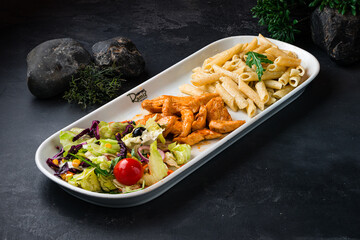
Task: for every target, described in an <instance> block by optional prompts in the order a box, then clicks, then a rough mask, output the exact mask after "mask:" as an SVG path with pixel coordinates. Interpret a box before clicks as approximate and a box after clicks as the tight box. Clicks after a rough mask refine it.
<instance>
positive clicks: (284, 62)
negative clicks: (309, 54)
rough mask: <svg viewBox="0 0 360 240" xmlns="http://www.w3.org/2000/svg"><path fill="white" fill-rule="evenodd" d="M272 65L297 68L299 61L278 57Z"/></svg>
mask: <svg viewBox="0 0 360 240" xmlns="http://www.w3.org/2000/svg"><path fill="white" fill-rule="evenodd" d="M274 63H276V64H277V65H280V66H286V67H297V66H299V65H300V63H301V59H298V58H292V57H284V56H280V57H277V58H276V59H275V61H274Z"/></svg>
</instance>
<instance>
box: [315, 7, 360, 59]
mask: <svg viewBox="0 0 360 240" xmlns="http://www.w3.org/2000/svg"><path fill="white" fill-rule="evenodd" d="M311 32H312V39H313V41H314V43H315V44H317V45H318V46H320V47H321V48H323V49H324V50H325V51H326V52H327V53H328V55H329V56H330V58H331V59H332V60H334V61H335V62H337V63H340V64H351V63H354V62H356V61H359V60H360V15H357V16H353V15H351V14H350V13H347V14H345V15H342V14H340V13H339V12H338V10H334V9H331V8H327V7H326V8H324V10H323V11H320V9H319V8H317V9H316V10H315V11H314V12H313V14H312V16H311Z"/></svg>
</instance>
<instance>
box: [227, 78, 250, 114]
mask: <svg viewBox="0 0 360 240" xmlns="http://www.w3.org/2000/svg"><path fill="white" fill-rule="evenodd" d="M220 81H221V82H222V83H221V86H223V88H224V89H225V90H226V91H227V92H228V93H229V94H230V95H231V96H233V97H234V98H235V103H236V105H237V106H238V107H239V109H244V108H246V107H247V105H248V102H247V101H246V100H245V96H244V94H243V93H242V92H240V90H239V89H238V87H237V84H236V83H235V82H234V81H233V80H232V79H231V78H229V77H221V78H220Z"/></svg>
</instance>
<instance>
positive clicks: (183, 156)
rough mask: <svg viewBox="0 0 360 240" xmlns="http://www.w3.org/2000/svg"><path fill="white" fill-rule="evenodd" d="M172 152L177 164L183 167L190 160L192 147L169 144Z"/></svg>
mask: <svg viewBox="0 0 360 240" xmlns="http://www.w3.org/2000/svg"><path fill="white" fill-rule="evenodd" d="M168 148H169V150H170V152H171V153H172V154H174V155H175V158H176V163H177V164H179V165H182V164H184V163H187V162H188V161H189V160H190V156H191V147H190V145H188V144H177V143H176V142H174V143H171V144H169V146H168Z"/></svg>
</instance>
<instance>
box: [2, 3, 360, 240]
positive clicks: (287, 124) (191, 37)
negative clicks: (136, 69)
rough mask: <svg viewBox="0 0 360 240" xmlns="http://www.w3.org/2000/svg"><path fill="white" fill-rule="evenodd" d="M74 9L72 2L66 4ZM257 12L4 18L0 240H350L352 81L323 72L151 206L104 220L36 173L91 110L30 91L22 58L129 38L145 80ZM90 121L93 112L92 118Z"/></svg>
mask: <svg viewBox="0 0 360 240" xmlns="http://www.w3.org/2000/svg"><path fill="white" fill-rule="evenodd" d="M75 2H76V3H75ZM254 4H255V1H245V0H242V1H240V0H238V1H198V0H197V1H189V0H187V1H177V2H173V1H169V2H168V1H151V0H142V1H98V0H93V1H85V0H84V1H60V0H58V1H32V2H22V1H20V0H14V1H11V2H7V3H6V4H4V5H3V6H2V8H1V11H0V13H1V25H0V27H1V35H2V37H1V38H0V80H1V85H0V111H1V118H0V126H1V139H0V140H1V141H0V143H1V144H0V163H1V164H0V197H1V198H0V238H1V239H332V240H333V239H360V230H359V229H360V217H359V216H360V205H359V203H360V178H359V176H360V159H359V156H360V151H359V149H360V148H359V145H360V144H359V140H360V127H359V121H360V113H359V110H360V108H359V102H360V95H359V94H360V91H359V89H360V79H359V78H360V77H359V74H360V70H359V64H356V65H353V66H350V67H340V66H337V65H336V64H335V63H333V62H331V61H330V60H329V59H328V57H327V56H326V54H325V53H324V52H322V51H320V50H319V49H318V48H317V47H315V46H314V45H313V44H312V43H311V40H310V39H309V38H310V37H308V36H310V34H309V33H308V32H304V33H303V35H302V36H303V37H302V38H298V39H299V40H298V41H297V42H296V45H297V46H299V47H301V48H304V49H306V50H307V51H309V52H311V53H312V54H314V55H315V56H316V57H317V59H318V60H319V62H320V64H321V71H320V74H319V75H318V77H317V78H316V79H315V80H314V81H313V82H312V83H311V84H310V85H309V87H308V88H307V89H306V91H305V92H304V94H303V95H301V96H300V98H298V99H297V100H296V101H295V102H293V103H292V104H291V105H289V106H287V107H286V108H285V109H283V110H282V111H280V112H279V113H278V114H276V115H275V116H273V117H272V118H270V119H269V120H267V121H266V122H265V123H263V124H262V125H260V126H259V127H257V128H256V129H255V130H253V131H252V132H251V133H249V134H248V135H247V136H245V137H244V138H242V139H241V140H239V141H238V142H236V143H235V144H233V145H232V146H231V147H229V148H228V149H226V150H225V151H224V152H223V153H221V154H220V155H219V156H218V157H216V158H215V159H213V160H211V161H210V162H208V163H207V164H206V165H204V166H203V167H201V168H200V169H199V170H197V171H196V172H194V173H193V174H192V175H190V176H189V177H187V178H186V179H185V180H183V181H182V182H180V183H178V184H177V185H175V186H174V187H173V188H172V189H171V190H169V191H168V192H166V193H165V194H164V195H162V196H161V197H159V198H157V199H155V200H153V201H151V202H149V203H147V204H145V205H142V206H138V207H132V208H127V209H110V208H103V207H98V206H95V205H92V204H89V203H86V202H84V201H81V200H79V199H77V198H74V197H72V196H70V195H69V194H67V193H65V192H64V191H63V190H62V189H60V188H59V187H58V186H57V185H56V184H55V183H53V182H51V181H50V180H48V179H47V178H46V177H45V176H44V175H43V174H42V173H41V172H40V171H39V170H38V169H37V168H36V166H35V162H34V156H35V151H36V149H37V147H38V146H39V144H40V143H41V142H42V141H43V140H45V139H46V138H47V137H48V136H50V135H51V134H52V133H54V132H56V131H57V130H58V129H61V128H63V127H64V126H67V125H68V124H70V123H72V122H73V121H75V120H77V119H78V118H80V117H82V116H84V115H86V114H87V113H88V112H90V111H91V109H90V110H88V111H82V110H80V108H79V107H77V106H75V105H70V104H67V103H66V102H65V101H63V100H61V99H51V100H38V99H35V98H34V97H33V96H32V95H31V94H30V92H29V91H28V89H27V85H26V61H25V58H26V55H27V53H28V52H29V51H30V50H31V49H32V48H33V47H35V46H36V45H37V44H39V43H41V42H43V41H46V40H49V39H53V38H62V37H72V38H75V39H78V40H79V41H80V42H82V43H83V44H84V45H85V46H86V47H87V48H89V47H90V46H91V45H92V44H93V43H95V42H96V41H99V40H104V39H107V38H111V37H114V36H125V37H128V38H130V39H132V40H133V42H134V43H135V44H136V45H137V47H138V49H139V50H140V52H141V53H142V54H143V56H144V58H145V61H146V73H145V74H144V75H143V76H141V77H140V78H139V79H138V80H134V81H131V82H127V83H126V84H125V86H124V92H125V91H127V90H128V89H130V88H132V87H134V86H136V85H137V84H139V83H140V82H141V81H143V80H146V79H148V78H149V77H152V76H154V75H156V74H157V73H159V72H161V71H162V70H165V69H166V68H168V67H170V66H171V65H173V64H175V63H176V62H178V61H179V60H181V59H183V58H185V57H186V56H188V55H190V54H191V53H193V52H195V51H196V50H198V49H200V48H202V47H204V46H206V45H207V44H209V43H211V42H213V41H215V40H218V39H221V38H224V37H228V36H233V35H245V34H246V35H257V34H258V33H259V32H262V33H265V34H266V31H265V29H263V28H260V27H259V26H258V25H257V20H256V19H253V18H252V16H251V14H250V11H249V9H250V8H251V7H252V6H253V5H254ZM92 110H93V109H92Z"/></svg>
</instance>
